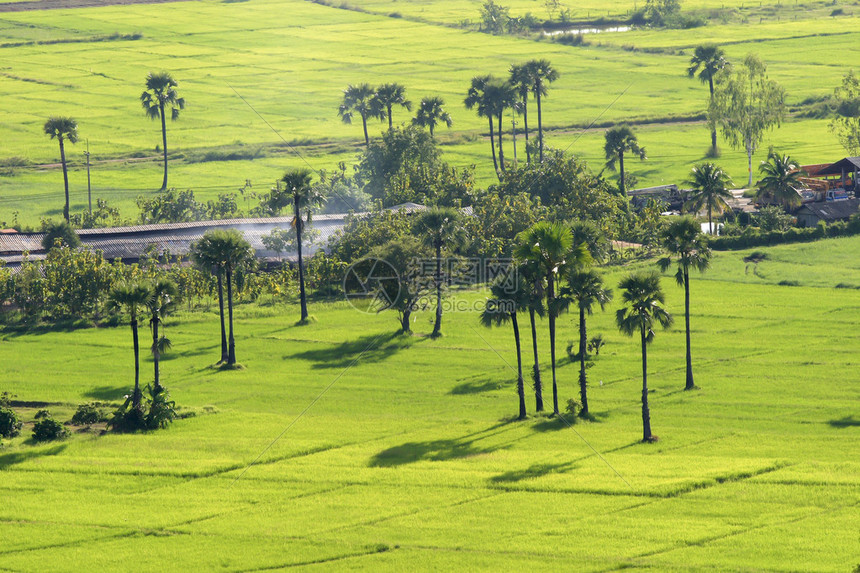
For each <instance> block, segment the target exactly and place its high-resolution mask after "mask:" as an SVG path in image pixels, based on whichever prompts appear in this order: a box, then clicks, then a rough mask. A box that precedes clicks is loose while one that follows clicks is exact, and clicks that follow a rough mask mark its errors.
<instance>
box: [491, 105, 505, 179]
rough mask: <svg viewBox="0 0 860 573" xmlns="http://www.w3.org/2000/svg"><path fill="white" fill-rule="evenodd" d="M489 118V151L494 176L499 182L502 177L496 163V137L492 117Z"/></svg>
mask: <svg viewBox="0 0 860 573" xmlns="http://www.w3.org/2000/svg"><path fill="white" fill-rule="evenodd" d="M489 118H490V149H491V150H492V152H493V167H495V168H496V176H497V177H498V178H499V179H500V180H501V178H502V176H501V175H500V174H499V162H498V161H496V135H495V130H494V129H493V116H492V115H491V116H489Z"/></svg>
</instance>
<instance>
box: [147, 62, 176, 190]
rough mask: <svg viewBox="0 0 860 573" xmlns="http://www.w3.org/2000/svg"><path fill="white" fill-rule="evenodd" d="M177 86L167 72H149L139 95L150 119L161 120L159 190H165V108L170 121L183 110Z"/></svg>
mask: <svg viewBox="0 0 860 573" xmlns="http://www.w3.org/2000/svg"><path fill="white" fill-rule="evenodd" d="M178 85H179V84H178V83H176V80H174V79H173V77H172V76H171V75H170V74H169V73H167V72H149V74H148V75H147V76H146V89H145V90H143V93H142V94H140V103H141V105H143V109H144V111H146V115H148V116H149V117H150V119H159V118H161V147H162V150H163V151H164V179H163V180H162V182H161V190H162V191H164V190H165V189H167V122H166V118H165V114H164V112H165V108H166V107H170V119H171V120H174V121H175V120H176V119H178V118H179V110H181V109H185V98H181V97H179V94H178V93H176V87H177V86H178Z"/></svg>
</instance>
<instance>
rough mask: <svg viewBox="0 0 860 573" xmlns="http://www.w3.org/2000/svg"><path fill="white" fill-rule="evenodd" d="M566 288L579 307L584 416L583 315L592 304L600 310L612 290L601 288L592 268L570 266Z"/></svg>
mask: <svg viewBox="0 0 860 573" xmlns="http://www.w3.org/2000/svg"><path fill="white" fill-rule="evenodd" d="M566 278H567V288H566V289H565V290H564V295H565V296H569V297H570V298H571V299H572V300H573V301H574V302H576V305H577V307H578V308H579V396H580V401H581V402H582V409H581V410H580V412H579V415H580V416H583V417H586V416H588V415H589V412H588V391H587V385H586V374H585V359H586V344H587V341H588V336H587V331H586V328H585V315H586V313H588V314H589V315H591V314H592V313H593V312H594V310H593V309H594V306H595V305H600V308H601V310H602V309H604V308H605V307H606V304H607V303H608V302H609V301H610V300H612V291H611V290H610V289H606V288H603V278H602V277H601V276H600V274H599V273H598V272H597V271H596V270H594V269H578V268H571V269H570V270H569V272H568V273H567V277H566Z"/></svg>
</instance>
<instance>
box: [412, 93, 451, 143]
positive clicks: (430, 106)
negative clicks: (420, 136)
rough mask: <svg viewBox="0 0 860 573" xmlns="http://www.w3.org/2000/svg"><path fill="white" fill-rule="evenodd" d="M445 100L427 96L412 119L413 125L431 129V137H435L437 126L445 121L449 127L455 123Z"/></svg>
mask: <svg viewBox="0 0 860 573" xmlns="http://www.w3.org/2000/svg"><path fill="white" fill-rule="evenodd" d="M444 106H445V100H443V99H442V98H440V97H425V98H422V99H421V103H419V104H418V111H417V112H415V117H414V118H413V119H412V125H417V126H419V127H426V128H428V129H430V137H433V135H434V134H435V131H436V126H437V125H439V124H440V123H444V124H445V125H447V126H448V127H449V128H450V127H451V126H452V125H454V120H452V119H451V115H450V114H449V113H448V112H447V111H445V107H444Z"/></svg>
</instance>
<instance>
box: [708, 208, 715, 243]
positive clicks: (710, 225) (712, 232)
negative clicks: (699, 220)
mask: <svg viewBox="0 0 860 573" xmlns="http://www.w3.org/2000/svg"><path fill="white" fill-rule="evenodd" d="M712 210H713V207H712V206H711V201H710V199H709V200H708V234H709V235H713V234H714V224H713V223H711V212H712Z"/></svg>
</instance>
